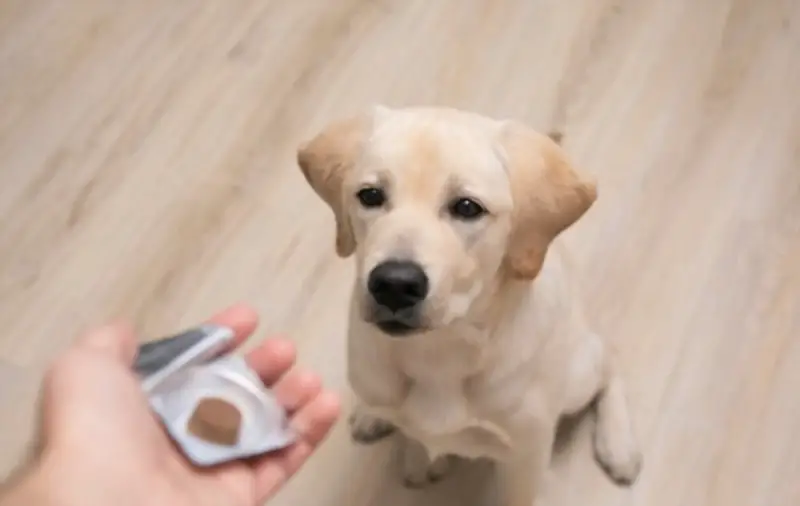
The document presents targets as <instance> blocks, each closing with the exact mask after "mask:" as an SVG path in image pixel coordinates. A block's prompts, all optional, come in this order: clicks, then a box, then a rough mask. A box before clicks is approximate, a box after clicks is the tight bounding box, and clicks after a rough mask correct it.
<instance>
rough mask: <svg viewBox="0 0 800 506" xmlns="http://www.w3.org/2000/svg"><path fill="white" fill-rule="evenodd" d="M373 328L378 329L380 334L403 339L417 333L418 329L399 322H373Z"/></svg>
mask: <svg viewBox="0 0 800 506" xmlns="http://www.w3.org/2000/svg"><path fill="white" fill-rule="evenodd" d="M375 326H376V327H378V328H379V329H380V330H381V332H383V333H384V334H386V335H388V336H391V337H405V336H408V335H410V334H414V333H416V332H419V328H418V327H414V326H412V325H408V324H407V323H405V322H403V321H401V320H385V321H380V322H375Z"/></svg>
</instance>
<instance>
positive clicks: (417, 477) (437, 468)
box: [403, 457, 450, 489]
mask: <svg viewBox="0 0 800 506" xmlns="http://www.w3.org/2000/svg"><path fill="white" fill-rule="evenodd" d="M448 471H450V460H449V459H448V458H447V457H439V458H438V459H436V460H435V461H433V462H432V463H430V464H426V465H421V466H409V465H406V467H405V469H404V470H403V485H405V487H406V488H411V489H420V488H425V487H427V486H428V485H432V484H434V483H437V482H439V481H441V480H442V478H444V477H445V476H446V475H447V473H448Z"/></svg>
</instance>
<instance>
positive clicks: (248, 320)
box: [208, 304, 258, 348]
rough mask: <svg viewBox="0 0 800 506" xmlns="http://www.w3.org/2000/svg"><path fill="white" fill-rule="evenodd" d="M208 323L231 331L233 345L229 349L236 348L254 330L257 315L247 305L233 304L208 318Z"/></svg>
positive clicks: (256, 324)
mask: <svg viewBox="0 0 800 506" xmlns="http://www.w3.org/2000/svg"><path fill="white" fill-rule="evenodd" d="M208 323H214V324H216V325H221V326H223V327H227V328H229V329H231V330H233V333H234V344H232V345H231V348H236V347H237V346H239V345H240V344H242V343H243V342H244V341H245V340H246V339H247V338H248V337H250V335H251V334H252V333H253V332H254V331H255V330H256V327H257V326H258V313H257V312H256V310H255V309H253V308H252V307H250V306H248V305H247V304H235V305H233V306H230V307H228V308H227V309H225V310H223V311H220V312H219V313H217V314H215V315H214V316H212V317H211V318H209V319H208Z"/></svg>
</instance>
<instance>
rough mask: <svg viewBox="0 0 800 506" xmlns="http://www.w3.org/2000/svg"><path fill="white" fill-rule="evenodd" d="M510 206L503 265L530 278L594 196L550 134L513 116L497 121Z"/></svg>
mask: <svg viewBox="0 0 800 506" xmlns="http://www.w3.org/2000/svg"><path fill="white" fill-rule="evenodd" d="M501 144H502V146H503V148H504V151H505V155H506V157H507V164H508V170H509V177H510V180H511V187H512V195H513V199H514V211H513V218H512V230H511V236H510V239H509V244H508V246H507V251H506V265H507V267H508V268H509V270H510V272H511V274H512V275H513V276H514V277H515V278H518V279H528V280H530V279H533V278H535V277H536V276H537V275H538V274H539V271H540V270H541V268H542V264H543V263H544V259H545V255H546V254H547V249H548V247H549V246H550V243H551V242H552V241H553V239H555V238H556V236H558V235H559V234H560V233H561V232H563V231H564V230H565V229H567V228H568V227H569V226H570V225H572V224H573V223H575V222H576V221H577V220H578V219H579V218H580V217H581V216H583V214H584V213H585V212H586V211H587V210H588V209H589V208H590V207H591V206H592V204H593V203H594V201H595V199H596V198H597V189H596V185H595V182H594V181H593V180H592V179H590V178H588V177H586V176H585V175H581V174H579V173H578V172H577V171H576V170H575V169H574V168H573V167H572V165H571V163H570V162H569V160H568V159H567V156H566V153H564V151H563V149H562V148H561V146H559V145H558V144H557V143H556V141H555V139H554V138H553V136H549V137H548V136H545V135H542V134H539V133H538V132H535V131H534V130H533V129H531V128H529V127H527V126H525V125H523V124H521V123H518V122H516V121H507V122H505V123H503V125H502V126H501Z"/></svg>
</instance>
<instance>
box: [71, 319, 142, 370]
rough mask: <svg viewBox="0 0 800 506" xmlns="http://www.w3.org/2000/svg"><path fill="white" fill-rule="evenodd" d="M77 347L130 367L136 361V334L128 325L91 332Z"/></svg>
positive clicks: (97, 329) (117, 325)
mask: <svg viewBox="0 0 800 506" xmlns="http://www.w3.org/2000/svg"><path fill="white" fill-rule="evenodd" d="M76 346H77V347H78V348H81V349H86V350H94V351H97V352H100V353H102V354H103V355H106V356H108V357H109V358H112V359H114V360H116V361H118V362H120V363H123V364H125V365H126V366H129V365H131V364H132V363H133V361H134V360H135V359H136V351H137V341H136V334H135V333H134V331H133V328H131V327H130V326H129V325H127V324H123V323H116V324H111V325H105V326H103V327H99V328H96V329H94V330H91V331H89V332H88V333H86V334H85V335H84V336H83V337H81V338H80V339H78V342H77V343H76Z"/></svg>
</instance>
